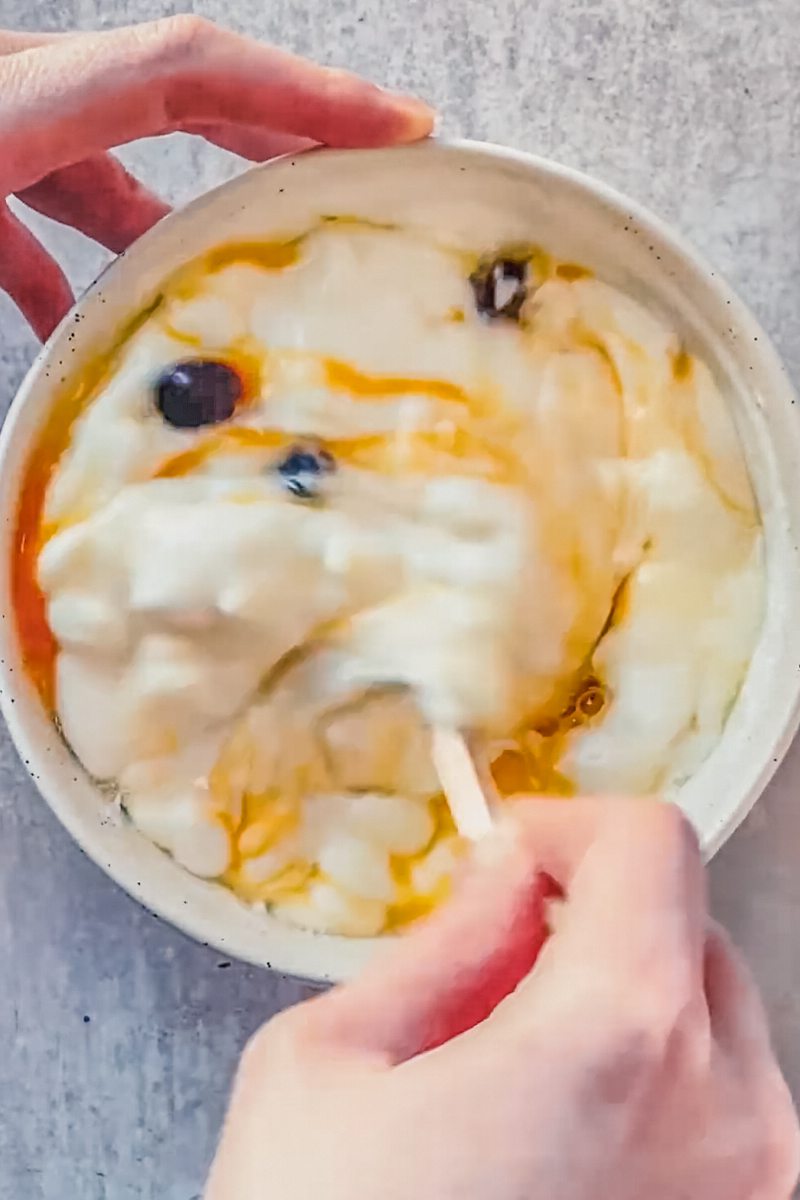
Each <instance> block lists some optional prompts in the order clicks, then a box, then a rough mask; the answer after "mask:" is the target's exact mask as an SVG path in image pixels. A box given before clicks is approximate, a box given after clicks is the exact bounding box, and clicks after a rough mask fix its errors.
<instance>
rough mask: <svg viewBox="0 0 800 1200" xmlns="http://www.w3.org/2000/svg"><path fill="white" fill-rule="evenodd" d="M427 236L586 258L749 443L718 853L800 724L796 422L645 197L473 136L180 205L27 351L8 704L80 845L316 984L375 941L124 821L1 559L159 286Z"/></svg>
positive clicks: (717, 780) (713, 775) (776, 372)
mask: <svg viewBox="0 0 800 1200" xmlns="http://www.w3.org/2000/svg"><path fill="white" fill-rule="evenodd" d="M334 213H335V214H348V215H357V216H359V217H366V218H371V219H374V220H379V221H384V222H385V221H387V220H388V221H397V222H402V223H404V224H405V225H407V226H410V227H414V226H418V227H422V228H425V229H427V230H434V231H435V232H436V233H437V234H438V235H439V236H441V237H446V238H449V239H451V240H453V241H455V242H463V243H465V244H467V245H470V246H471V247H474V248H475V249H477V250H481V249H485V250H491V249H492V248H494V247H496V246H497V245H498V244H502V243H504V242H514V241H534V242H537V243H540V244H542V245H544V246H546V247H547V248H548V249H550V250H552V251H553V252H554V253H556V254H557V255H558V256H559V257H561V258H563V259H567V260H573V261H578V262H580V263H582V264H585V265H587V266H589V267H591V268H592V269H593V270H594V271H595V272H596V273H597V274H598V275H600V276H601V277H602V278H604V279H605V280H607V281H608V282H610V283H612V284H615V285H616V286H618V287H620V288H622V289H623V290H626V291H628V292H629V293H630V294H632V295H634V296H636V297H637V298H639V299H640V300H642V301H643V302H644V303H645V304H647V305H648V306H650V307H651V308H652V309H654V310H655V311H657V312H659V313H660V314H661V315H662V316H663V317H664V318H665V319H666V320H667V321H668V322H670V323H671V324H672V325H673V326H674V327H675V328H677V329H678V330H679V331H680V333H681V334H682V336H683V337H684V338H685V339H686V342H687V344H688V345H689V347H690V349H692V350H693V351H695V352H697V353H698V354H700V355H701V356H702V357H704V358H705V359H706V361H707V362H708V363H709V365H710V366H711V367H712V369H713V370H714V371H715V372H716V374H717V376H718V378H719V380H720V382H721V384H722V387H723V389H724V391H725V393H726V395H727V397H728V399H729V403H730V405H731V408H732V410H733V414H734V418H735V420H736V423H737V426H738V429H739V433H740V437H741V439H742V442H743V444H744V448H745V452H746V455H747V459H748V464H749V467H750V471H751V475H752V479H753V482H754V485H755V489H756V493H757V496H758V501H759V504H760V508H761V513H762V517H763V521H764V527H765V532H766V569H767V594H768V600H767V611H766V616H765V621H764V626H763V630H762V633H761V637H760V640H759V643H758V646H757V649H756V653H755V655H754V658H753V661H752V664H751V667H750V670H749V672H748V676H747V679H746V681H745V684H744V686H743V688H742V690H741V693H740V695H739V697H738V699H737V701H736V704H735V706H734V709H733V711H732V713H731V717H730V720H729V722H728V725H727V728H726V730H725V734H724V736H723V738H722V740H721V742H720V743H719V745H718V747H717V748H716V750H715V751H714V753H713V754H712V755H711V757H710V758H709V759H708V761H707V762H706V763H705V764H704V766H703V767H702V768H701V769H700V771H699V772H698V773H697V774H696V775H695V776H694V777H693V778H692V779H691V780H690V781H689V782H688V783H687V784H685V785H684V786H683V787H682V788H681V789H680V790H679V791H678V792H677V794H676V796H675V798H676V799H677V801H678V802H679V803H680V804H681V806H682V807H683V808H684V809H685V811H686V812H687V813H688V814H689V816H690V817H691V819H692V821H693V822H694V824H695V826H696V828H697V829H698V831H699V834H700V837H701V840H702V842H703V845H704V848H705V850H706V852H707V853H708V854H711V853H713V852H714V851H715V850H716V849H717V848H718V847H719V845H721V843H722V842H723V841H724V840H725V838H726V837H727V836H729V835H730V833H731V832H732V831H733V829H735V827H736V825H737V824H738V823H739V822H740V821H741V820H742V819H743V817H744V816H745V815H746V813H747V811H748V810H749V808H750V807H751V805H752V804H753V803H754V801H755V799H756V798H757V796H758V795H759V793H760V792H761V790H762V789H763V787H764V786H765V784H766V782H767V780H768V779H769V777H770V775H771V774H772V772H773V771H774V769H775V767H776V766H777V763H778V762H779V761H780V758H781V757H782V755H783V753H784V752H785V750H786V749H787V747H788V744H789V741H790V740H791V737H792V735H793V733H794V730H795V728H796V725H797V721H798V696H799V695H800V628H798V626H797V623H796V622H794V621H793V619H792V604H793V600H794V597H796V596H797V595H798V594H800V551H798V545H800V537H798V534H800V482H798V481H800V470H799V469H798V468H799V467H800V429H798V424H797V421H796V419H795V413H794V409H793V405H794V402H795V399H794V395H793V393H792V391H791V387H790V385H789V383H788V381H787V379H786V376H785V374H784V372H783V369H782V368H781V366H780V363H779V362H778V360H777V358H776V356H775V354H774V352H773V350H772V348H771V346H770V344H769V342H768V339H767V338H766V336H765V335H764V333H763V332H762V330H761V329H760V328H759V326H758V325H757V324H756V322H755V321H754V319H753V318H752V317H751V315H750V314H749V312H748V311H747V309H746V308H745V307H744V306H743V305H742V304H741V302H740V301H739V300H738V299H737V298H736V296H735V295H734V294H733V293H732V292H730V290H729V289H728V288H727V286H726V285H725V284H724V283H723V282H722V281H721V280H719V279H718V278H717V277H716V276H715V275H714V273H713V272H712V271H711V270H710V269H709V268H707V267H706V266H705V264H703V263H702V262H701V261H700V260H699V259H698V258H697V256H696V255H695V254H694V252H693V251H692V250H691V249H690V248H689V247H687V246H686V245H684V244H683V243H682V241H681V240H680V239H679V238H677V237H676V236H675V235H674V234H673V233H671V232H670V231H669V230H667V229H666V228H665V227H664V226H663V225H662V224H661V223H660V222H659V221H658V220H656V219H655V218H654V217H652V216H651V215H650V214H648V213H646V212H644V211H643V210H641V209H640V208H639V207H638V206H637V205H634V204H633V203H632V202H630V201H628V200H626V199H625V198H624V197H621V196H619V195H617V194H615V193H613V192H611V191H610V190H608V189H606V188H604V187H602V186H601V185H599V184H596V183H594V182H593V181H591V180H588V179H587V178H585V177H583V176H580V175H577V174H576V173H574V172H570V171H567V170H565V169H563V168H560V167H557V166H555V165H554V164H552V163H547V162H544V161H542V160H537V159H534V158H531V157H530V156H526V155H521V154H515V153H513V152H510V151H505V150H500V149H497V148H492V147H486V146H480V145H476V144H469V143H460V144H447V143H441V142H427V143H424V144H421V145H418V146H413V147H404V148H400V149H392V150H372V151H328V150H325V151H315V152H313V153H311V154H306V155H302V156H300V157H298V158H296V159H291V158H287V159H281V160H279V161H277V162H275V163H273V164H269V165H267V166H264V167H260V168H257V169H254V170H252V171H249V172H248V173H246V174H245V175H242V176H240V177H239V178H237V179H235V180H233V181H232V182H230V183H227V184H225V185H223V186H222V187H221V188H218V189H217V190H216V191H213V192H211V193H209V194H207V195H206V196H204V197H202V198H200V199H199V200H197V201H195V202H194V203H193V204H191V205H190V206H189V207H188V208H186V209H184V210H182V211H180V212H178V213H175V214H173V215H172V216H170V217H168V218H167V219H166V220H164V221H163V222H162V223H161V224H160V225H158V226H157V227H156V228H155V229H153V230H152V231H151V232H150V233H148V234H147V235H145V237H143V238H142V239H141V240H140V241H139V242H138V243H137V244H136V245H135V246H133V247H132V248H131V250H129V251H128V252H127V254H126V255H124V256H122V257H121V258H120V259H118V260H117V261H116V262H115V263H114V264H113V265H112V266H111V267H110V268H109V269H108V270H107V271H106V272H105V273H104V274H103V275H102V276H101V278H100V279H99V280H98V282H97V283H96V284H94V286H93V287H92V288H91V289H90V290H89V291H88V292H87V294H86V295H85V296H84V297H83V298H82V299H81V301H80V302H79V304H78V305H77V306H76V308H75V309H74V310H73V312H72V313H71V314H70V315H69V316H68V317H67V318H66V319H65V321H64V322H63V323H62V324H61V326H60V327H59V329H58V330H57V331H56V332H55V334H54V335H53V337H52V338H51V339H50V341H49V342H48V344H47V345H46V346H45V347H44V349H43V350H42V352H41V353H40V354H39V356H38V357H37V359H36V361H35V362H34V364H33V366H32V368H31V371H30V373H29V375H28V377H27V379H26V380H25V382H24V384H23V386H22V388H21V390H20V393H19V395H18V397H17V399H16V401H15V403H14V405H13V406H12V409H11V412H10V414H9V417H8V419H7V421H6V424H5V427H4V429H3V433H2V437H0V513H2V519H3V526H2V528H3V538H4V541H3V545H2V553H0V615H2V622H0V646H2V651H1V653H0V657H2V662H1V663H0V689H2V691H1V692H0V701H1V702H2V706H3V711H4V714H5V716H6V719H7V722H8V725H9V727H10V730H11V733H12V736H13V737H14V740H15V742H16V744H17V747H18V749H19V751H20V754H21V756H22V758H23V760H24V761H25V763H26V766H27V767H28V769H29V771H30V773H31V775H32V777H33V779H34V780H35V782H36V784H37V786H38V787H39V790H40V791H41V792H42V794H43V795H44V797H45V798H46V800H47V801H48V803H49V804H50V805H51V807H52V808H53V809H54V811H55V812H56V814H57V815H58V816H59V818H60V819H61V821H62V822H63V824H64V825H65V826H66V827H67V829H68V830H69V831H70V832H71V833H72V835H73V836H74V837H75V838H76V840H77V841H78V842H79V843H80V844H81V846H82V847H83V848H84V850H85V851H86V852H87V853H88V854H89V855H90V856H91V857H92V858H93V859H94V860H95V861H96V862H97V863H98V864H99V865H100V866H101V867H102V868H103V869H104V870H106V871H107V872H108V874H110V875H111V876H112V877H113V878H114V879H115V880H116V881H117V882H118V883H120V884H121V885H122V886H123V887H124V888H126V890H127V891H128V892H130V893H131V895H133V896H135V897H136V898H137V899H138V900H140V901H141V902H142V903H143V904H145V905H146V906H147V907H149V908H151V909H152V910H154V911H156V912H158V913H159V915H161V916H163V917H164V918H166V919H167V920H169V921H171V922H173V923H174V924H175V925H177V926H178V927H180V928H182V929H184V930H185V931H186V932H188V933H190V934H191V935H192V936H194V937H196V938H198V939H199V940H200V941H203V942H207V943H209V944H212V945H214V946H216V947H218V948H220V949H221V950H223V951H224V952H225V953H226V954H228V955H234V956H236V957H238V958H242V959H245V960H248V961H251V962H255V963H258V964H262V965H265V966H270V967H273V968H275V969H277V970H280V971H284V972H287V973H290V974H295V975H298V976H302V977H305V978H309V979H319V980H329V979H341V978H344V977H347V976H349V975H351V974H352V973H353V972H355V971H357V970H358V968H359V967H360V966H361V965H362V964H363V963H364V962H365V961H366V960H367V959H368V958H369V957H371V955H372V954H373V953H374V952H375V950H376V948H377V945H378V943H377V942H376V941H374V940H368V941H359V940H351V939H343V938H337V937H328V936H319V935H312V934H307V933H303V932H300V931H297V930H294V929H290V928H288V927H287V926H285V925H283V924H282V923H280V922H278V921H275V920H273V919H272V918H271V917H269V916H266V915H265V914H264V913H263V912H257V911H254V910H253V909H250V908H248V907H247V906H245V905H244V904H242V903H241V902H240V901H238V900H237V899H235V898H234V897H233V896H232V895H231V894H230V893H228V892H227V891H225V890H224V889H222V888H220V887H217V886H216V885H213V884H210V883H207V882H204V881H202V880H200V879H196V878H194V877H193V876H190V875H189V874H188V873H186V872H185V871H183V870H182V869H181V868H179V867H177V866H176V865H175V864H174V863H173V862H172V860H171V859H170V858H168V857H167V856H166V855H165V854H163V853H162V852H161V851H159V850H157V849H156V848H155V847H154V846H153V845H152V844H151V843H150V842H148V841H147V840H146V839H145V838H144V837H142V836H141V835H140V834H138V833H137V832H136V831H135V830H134V829H133V828H131V827H130V826H128V825H127V824H126V823H125V822H124V821H122V820H121V818H120V817H119V815H118V813H117V811H116V809H115V808H113V807H111V806H110V805H109V802H108V799H107V798H106V797H105V796H104V795H102V794H100V793H99V792H98V790H97V789H96V788H95V787H94V785H93V784H92V783H91V781H90V780H89V778H88V777H87V776H86V774H85V773H84V771H83V769H82V768H81V766H80V765H79V764H78V763H77V762H76V761H75V760H74V759H73V757H72V756H71V755H70V753H69V751H68V750H67V748H66V747H65V746H64V744H63V742H62V741H61V739H60V738H59V737H58V735H57V733H56V731H55V729H54V728H53V726H52V724H51V722H50V720H49V719H48V717H47V716H46V714H45V712H44V711H43V709H42V707H41V704H40V702H39V700H38V697H37V695H36V693H35V692H34V690H33V687H32V686H31V685H30V683H29V681H28V680H27V679H26V677H25V674H24V671H23V670H22V664H21V662H20V656H19V648H18V646H17V644H16V639H15V636H14V626H13V615H12V611H11V605H10V580H9V569H8V564H9V557H10V548H11V538H12V535H13V528H14V519H15V508H16V501H17V495H18V488H19V482H20V476H21V472H22V470H23V468H24V465H25V462H26V459H27V456H28V454H29V452H30V449H31V446H32V442H33V440H34V438H35V436H36V434H37V432H38V431H39V430H40V428H41V426H42V424H43V422H44V421H45V420H46V418H47V415H48V413H49V411H50V410H51V408H52V406H53V404H54V402H55V397H56V395H57V388H58V387H61V386H63V384H62V380H66V386H69V383H70V381H71V380H72V379H73V378H75V379H77V378H79V376H80V365H81V363H82V362H84V361H86V359H88V358H89V357H91V356H92V355H94V354H96V353H97V351H98V349H101V348H102V347H103V346H105V345H107V344H109V343H110V342H111V340H112V339H113V337H114V335H115V334H116V333H117V332H118V330H119V328H120V326H121V325H122V324H123V323H124V322H125V321H126V320H128V319H129V318H130V317H131V316H132V315H133V314H134V313H136V312H137V311H138V310H140V309H141V308H143V307H144V306H145V305H146V304H147V303H148V302H150V301H151V300H152V299H153V298H154V297H155V295H156V294H157V293H158V289H159V284H160V282H161V280H162V279H163V278H164V277H165V276H166V275H167V274H169V273H170V272H171V271H172V270H174V269H175V268H176V267H178V266H180V265H181V264H182V263H183V262H185V261H186V260H187V259H190V258H192V257H194V256H195V255H197V254H200V253H202V252H203V251H204V250H206V249H208V248H210V247H212V246H214V245H217V244H219V243H220V242H226V241H236V240H251V239H266V238H275V237H277V236H280V235H284V234H285V235H287V236H292V235H294V234H296V233H298V232H300V231H301V230H302V229H303V228H304V227H306V226H308V225H310V224H311V223H313V222H314V221H315V220H316V219H318V218H319V217H320V216H322V215H326V214H334Z"/></svg>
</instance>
